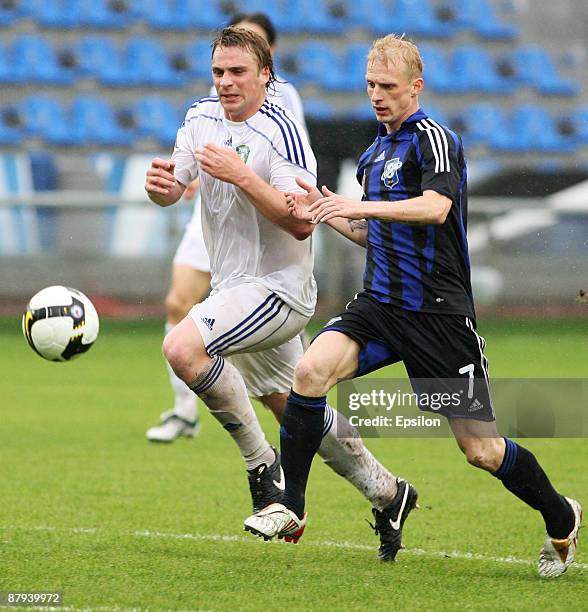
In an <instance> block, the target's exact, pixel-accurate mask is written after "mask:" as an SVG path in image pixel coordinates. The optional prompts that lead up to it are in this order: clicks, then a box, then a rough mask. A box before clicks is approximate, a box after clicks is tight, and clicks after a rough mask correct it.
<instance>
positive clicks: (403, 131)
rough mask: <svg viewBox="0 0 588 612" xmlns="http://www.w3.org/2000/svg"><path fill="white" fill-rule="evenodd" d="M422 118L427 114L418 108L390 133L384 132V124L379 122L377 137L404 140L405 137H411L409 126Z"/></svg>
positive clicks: (425, 117)
mask: <svg viewBox="0 0 588 612" xmlns="http://www.w3.org/2000/svg"><path fill="white" fill-rule="evenodd" d="M423 119H427V114H426V113H425V112H424V111H423V110H422V109H420V108H419V110H418V111H417V112H416V113H413V114H412V115H411V116H410V117H408V118H407V119H405V120H404V121H403V122H402V124H401V125H400V127H399V128H398V129H397V130H396V131H395V132H391V133H390V134H388V132H386V126H385V125H384V124H383V123H380V124H378V138H380V139H382V138H393V139H394V140H405V139H407V138H412V135H411V130H410V128H411V126H413V125H414V124H415V123H417V122H418V121H422V120H423Z"/></svg>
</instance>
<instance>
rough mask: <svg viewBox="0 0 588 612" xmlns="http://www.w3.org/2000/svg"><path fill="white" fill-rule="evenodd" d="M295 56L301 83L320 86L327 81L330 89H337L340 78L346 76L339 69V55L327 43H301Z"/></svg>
mask: <svg viewBox="0 0 588 612" xmlns="http://www.w3.org/2000/svg"><path fill="white" fill-rule="evenodd" d="M296 58H297V64H298V66H299V68H300V72H299V78H300V81H301V82H302V83H313V84H316V85H318V86H320V87H322V86H323V85H324V84H325V83H326V81H328V84H329V88H330V89H339V87H340V84H341V81H342V79H344V78H347V74H346V73H344V72H342V71H341V68H340V60H339V56H338V55H337V53H336V52H335V51H334V50H333V49H332V48H331V46H330V45H329V44H328V43H323V42H318V41H316V42H315V41H313V42H308V43H302V44H301V45H300V46H299V47H298V49H297V50H296Z"/></svg>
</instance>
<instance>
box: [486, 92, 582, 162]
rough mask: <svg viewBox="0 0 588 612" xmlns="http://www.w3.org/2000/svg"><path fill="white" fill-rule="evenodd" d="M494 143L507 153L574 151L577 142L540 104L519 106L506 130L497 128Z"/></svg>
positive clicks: (493, 144)
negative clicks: (562, 133) (561, 130)
mask: <svg viewBox="0 0 588 612" xmlns="http://www.w3.org/2000/svg"><path fill="white" fill-rule="evenodd" d="M490 144H491V146H492V147H493V148H494V149H495V150H497V151H501V152H507V153H531V152H541V153H549V152H553V153H563V154H565V153H572V152H573V151H574V150H575V148H576V144H577V141H576V140H575V139H573V138H565V137H563V136H562V135H561V134H560V133H559V131H558V129H557V125H556V123H555V120H554V118H553V117H552V116H551V114H550V113H549V112H548V111H547V110H545V109H544V108H543V107H541V106H539V105H536V104H525V105H522V106H519V107H517V108H515V110H514V111H513V113H512V115H511V117H510V120H509V121H508V123H507V124H506V125H504V126H503V129H500V130H494V132H493V133H492V136H491V139H490Z"/></svg>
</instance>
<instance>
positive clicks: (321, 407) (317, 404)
mask: <svg viewBox="0 0 588 612" xmlns="http://www.w3.org/2000/svg"><path fill="white" fill-rule="evenodd" d="M326 402H327V397H326V396H325V395H324V396H322V397H306V396H305V395H299V394H298V393H296V392H295V391H290V395H289V396H288V402H287V403H286V410H285V411H284V416H283V417H282V424H281V427H280V450H281V453H282V468H283V470H284V477H285V479H286V489H285V491H284V498H283V504H284V506H286V507H287V508H289V509H290V510H293V511H294V512H295V513H296V514H297V516H298V518H302V516H303V515H304V493H305V491H306V482H307V480H308V474H309V472H310V466H311V464H312V459H313V457H314V455H315V454H316V452H317V450H318V448H319V446H320V445H321V441H322V439H323V425H324V420H325V405H326Z"/></svg>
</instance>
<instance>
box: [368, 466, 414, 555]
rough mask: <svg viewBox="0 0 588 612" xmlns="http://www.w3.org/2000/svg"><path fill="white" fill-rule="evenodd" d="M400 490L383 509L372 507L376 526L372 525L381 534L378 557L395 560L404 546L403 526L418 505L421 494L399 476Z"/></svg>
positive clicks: (397, 480)
mask: <svg viewBox="0 0 588 612" xmlns="http://www.w3.org/2000/svg"><path fill="white" fill-rule="evenodd" d="M396 483H397V485H398V492H397V493H396V496H395V497H394V499H393V500H392V501H391V502H390V503H389V504H388V505H387V506H386V507H385V508H384V509H383V510H382V511H380V510H376V508H372V513H373V515H374V520H375V523H376V524H375V526H374V525H372V524H371V523H370V525H371V527H372V529H373V530H374V531H375V532H376V535H379V536H380V548H379V549H378V559H380V560H381V561H394V559H395V558H396V554H397V553H398V551H399V550H400V548H401V546H402V526H403V525H404V521H405V520H406V517H407V516H408V515H409V514H410V511H411V510H412V509H413V508H414V507H415V506H416V505H417V499H418V496H419V494H418V493H417V490H416V489H415V488H414V487H413V486H412V485H411V484H410V483H409V482H406V480H403V479H402V478H397V479H396Z"/></svg>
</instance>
